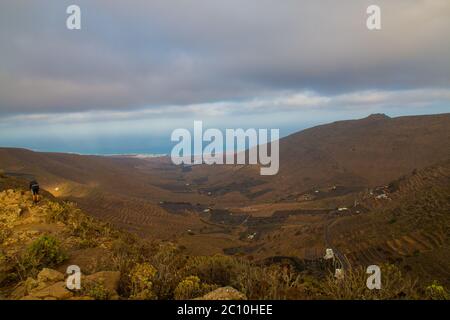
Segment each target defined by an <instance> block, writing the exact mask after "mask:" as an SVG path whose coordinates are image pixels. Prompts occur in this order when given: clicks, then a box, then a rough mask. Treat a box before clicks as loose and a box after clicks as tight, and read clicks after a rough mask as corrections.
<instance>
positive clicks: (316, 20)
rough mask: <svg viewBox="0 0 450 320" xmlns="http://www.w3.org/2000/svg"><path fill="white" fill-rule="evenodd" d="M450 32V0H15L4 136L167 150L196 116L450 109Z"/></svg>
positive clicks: (71, 146) (262, 124)
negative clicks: (371, 22)
mask: <svg viewBox="0 0 450 320" xmlns="http://www.w3.org/2000/svg"><path fill="white" fill-rule="evenodd" d="M71 4H77V5H79V6H80V7H81V12H82V17H81V20H82V29H81V30H68V29H67V28H66V19H67V16H68V15H67V14H66V8H67V6H69V5H71ZM370 4H377V5H379V6H380V7H381V10H382V30H380V31H369V30H368V29H367V28H366V18H367V14H366V8H367V7H368V6H369V5H370ZM449 36H450V1H448V0H395V1H393V0H384V1H383V0H371V1H365V0H340V1H336V0H310V1H306V0H305V1H303V0H283V1H280V0H208V1H204V0H147V1H144V0H142V1H133V0H130V1H125V0H121V1H114V0H108V1H100V0H86V1H62V0H58V1H54V0H49V1H44V0H33V1H21V0H2V1H1V2H0V145H3V146H20V147H28V148H33V149H38V150H51V151H57V150H59V151H73V152H86V153H120V152H167V151H168V150H170V147H171V142H170V132H171V131H172V130H173V129H175V128H178V127H187V128H191V127H192V125H193V120H194V119H195V120H203V121H204V123H205V126H207V127H219V128H224V127H229V128H235V127H244V128H249V127H257V128H258V127H259V128H280V129H281V132H282V134H283V135H285V134H288V133H291V132H294V131H297V130H299V129H302V128H305V127H308V126H311V125H315V124H319V123H324V122H329V121H333V120H339V119H347V118H358V117H364V116H367V115H368V114H370V113H375V112H384V113H387V114H388V115H391V116H397V115H409V114H427V113H442V112H450V41H449Z"/></svg>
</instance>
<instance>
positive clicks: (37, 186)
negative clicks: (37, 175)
mask: <svg viewBox="0 0 450 320" xmlns="http://www.w3.org/2000/svg"><path fill="white" fill-rule="evenodd" d="M30 189H31V190H37V189H39V183H37V182H36V181H32V182H30Z"/></svg>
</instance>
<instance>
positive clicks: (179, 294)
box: [174, 276, 217, 300]
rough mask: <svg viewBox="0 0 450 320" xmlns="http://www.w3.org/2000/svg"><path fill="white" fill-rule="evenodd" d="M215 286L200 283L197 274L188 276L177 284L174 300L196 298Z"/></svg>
mask: <svg viewBox="0 0 450 320" xmlns="http://www.w3.org/2000/svg"><path fill="white" fill-rule="evenodd" d="M216 288H217V286H215V285H210V284H207V283H202V282H201V281H200V279H199V278H198V277H197V276H189V277H187V278H185V279H184V280H182V281H181V282H180V283H179V284H178V285H177V287H176V288H175V291H174V297H175V299H176V300H187V299H193V298H198V297H200V296H202V295H204V294H206V293H208V292H210V291H212V290H214V289H216Z"/></svg>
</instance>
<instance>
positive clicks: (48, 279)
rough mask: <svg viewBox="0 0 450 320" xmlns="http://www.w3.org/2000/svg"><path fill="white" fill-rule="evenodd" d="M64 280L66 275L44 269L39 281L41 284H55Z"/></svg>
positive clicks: (40, 273)
mask: <svg viewBox="0 0 450 320" xmlns="http://www.w3.org/2000/svg"><path fill="white" fill-rule="evenodd" d="M63 280H64V275H63V274H62V273H61V272H59V271H56V270H53V269H48V268H44V269H42V270H41V272H39V274H38V276H37V281H38V282H39V283H42V282H44V283H55V282H59V281H63Z"/></svg>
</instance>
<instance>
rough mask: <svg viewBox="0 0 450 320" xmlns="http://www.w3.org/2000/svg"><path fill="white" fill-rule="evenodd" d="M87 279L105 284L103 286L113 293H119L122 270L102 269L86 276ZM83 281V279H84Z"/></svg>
mask: <svg viewBox="0 0 450 320" xmlns="http://www.w3.org/2000/svg"><path fill="white" fill-rule="evenodd" d="M85 279H86V281H91V282H95V283H97V284H101V285H103V287H104V288H105V289H106V290H107V291H108V292H109V293H111V294H112V295H116V294H117V289H118V288H119V281H120V272H119V271H101V272H97V273H94V274H91V275H89V276H86V277H85ZM82 281H83V280H82Z"/></svg>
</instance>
